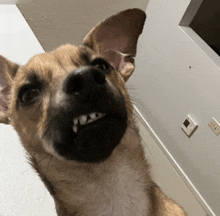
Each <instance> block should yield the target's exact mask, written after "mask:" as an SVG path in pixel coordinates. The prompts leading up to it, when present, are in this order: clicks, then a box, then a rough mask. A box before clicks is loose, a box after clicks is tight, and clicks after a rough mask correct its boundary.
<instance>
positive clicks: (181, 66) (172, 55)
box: [128, 0, 220, 215]
mask: <svg viewBox="0 0 220 216" xmlns="http://www.w3.org/2000/svg"><path fill="white" fill-rule="evenodd" d="M189 3H190V0H166V1H164V0H153V1H150V2H149V5H148V8H147V10H146V13H147V16H148V18H147V21H146V24H145V29H144V32H143V34H142V36H141V38H140V40H139V45H138V52H137V54H138V55H137V58H136V70H135V74H134V75H133V77H132V78H131V80H130V81H129V83H128V84H129V86H132V87H135V91H134V90H133V89H132V88H131V91H130V92H131V94H132V93H133V96H134V97H135V98H138V99H137V100H136V101H137V107H138V109H139V110H140V112H141V113H142V115H143V116H144V118H145V120H146V121H147V122H148V124H149V126H150V127H151V128H152V129H153V131H154V132H155V134H154V135H156V136H157V137H156V136H155V139H156V140H157V143H158V145H159V146H160V147H161V149H162V150H163V151H164V152H165V153H166V154H167V156H168V157H170V160H171V161H172V162H173V164H175V162H176V167H177V170H178V171H179V173H180V172H181V169H182V171H183V173H182V174H183V175H185V182H186V183H187V184H188V185H189V184H191V190H192V191H194V194H195V195H197V196H200V198H201V199H200V200H201V201H202V199H204V200H203V201H204V202H206V204H207V207H208V208H210V209H209V210H210V212H212V211H213V212H214V213H215V214H216V215H220V205H219V200H220V136H216V135H215V134H214V133H213V132H212V131H211V129H210V128H209V126H208V123H209V121H210V120H211V119H212V117H215V118H216V119H217V120H218V121H219V122H220V91H219V88H220V70H219V67H218V65H217V64H216V63H215V62H218V63H219V56H217V55H216V54H215V53H214V52H213V51H212V50H211V49H210V48H209V46H208V45H207V44H206V43H205V42H204V41H202V40H201V39H200V38H199V37H198V35H196V34H195V33H194V32H193V31H192V30H191V29H190V28H187V27H180V26H179V23H180V21H181V19H182V17H183V15H184V13H185V11H186V9H187V7H188V5H189ZM137 86H138V87H137ZM187 114H190V115H191V116H192V117H193V118H194V119H195V121H196V122H197V123H198V124H199V126H198V129H197V130H196V132H195V133H194V134H193V136H192V137H191V138H188V137H187V136H186V135H185V133H184V132H183V131H182V130H181V125H182V123H183V121H184V120H185V118H186V117H187ZM179 168H181V169H179ZM196 190H198V193H197V192H196ZM213 212H212V213H213ZM214 213H213V214H214Z"/></svg>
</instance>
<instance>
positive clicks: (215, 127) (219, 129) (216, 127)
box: [208, 117, 220, 136]
mask: <svg viewBox="0 0 220 216" xmlns="http://www.w3.org/2000/svg"><path fill="white" fill-rule="evenodd" d="M208 126H209V127H210V128H211V129H212V131H213V132H214V133H215V134H216V135H217V136H218V135H219V134H220V124H219V123H218V122H217V120H216V119H215V118H214V117H213V118H212V120H211V121H210V122H209V123H208Z"/></svg>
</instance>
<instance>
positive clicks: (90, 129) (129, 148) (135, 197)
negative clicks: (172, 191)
mask: <svg viewBox="0 0 220 216" xmlns="http://www.w3.org/2000/svg"><path fill="white" fill-rule="evenodd" d="M145 19H146V15H145V13H144V12H143V11H142V10H140V9H128V10H125V11H122V12H120V13H118V14H116V15H113V16H111V17H110V18H107V19H106V20H104V21H102V22H100V23H99V24H98V25H97V26H95V27H94V28H93V29H92V30H91V31H90V32H89V33H88V34H87V36H86V37H85V38H84V40H83V43H82V45H80V46H73V45H70V44H66V45H63V46H61V47H59V48H57V49H56V50H54V51H52V52H50V53H43V54H39V55H36V56H34V57H33V58H31V59H30V60H29V61H28V63H27V64H26V65H23V66H21V65H18V64H16V63H13V62H11V61H9V60H8V59H6V58H4V57H3V56H1V57H0V69H1V70H0V122H1V123H5V124H11V125H12V126H13V127H14V129H15V130H16V131H17V133H18V135H19V137H20V140H21V142H22V144H23V146H24V148H25V149H26V151H27V153H28V155H29V159H30V162H31V164H32V166H33V167H34V169H35V170H36V171H37V173H38V174H39V176H40V178H41V179H42V181H43V182H44V184H45V186H46V187H47V189H48V190H49V192H50V194H51V195H52V197H53V198H54V201H55V206H56V211H57V215H58V216H104V215H105V216H125V215H126V216H186V215H187V214H186V213H185V211H184V210H183V209H182V208H181V207H180V206H179V205H177V204H176V203H175V202H174V201H173V200H171V199H169V198H167V197H166V195H164V193H163V192H162V190H161V189H160V188H159V187H158V186H157V185H156V184H155V183H154V182H153V180H152V179H151V176H150V171H149V169H150V168H149V165H148V163H147V161H146V159H145V157H144V152H143V148H142V145H141V138H140V136H139V132H138V128H137V126H136V123H135V118H134V114H133V106H132V103H131V100H130V98H129V95H128V92H127V90H126V87H125V82H126V81H127V80H128V78H129V77H130V76H131V74H132V73H133V71H134V57H135V55H136V45H137V41H138V37H139V35H140V34H141V32H142V29H143V26H144V23H145Z"/></svg>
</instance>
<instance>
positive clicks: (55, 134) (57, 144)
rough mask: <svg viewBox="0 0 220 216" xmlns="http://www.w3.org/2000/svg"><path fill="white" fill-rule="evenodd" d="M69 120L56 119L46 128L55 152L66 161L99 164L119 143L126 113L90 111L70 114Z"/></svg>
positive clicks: (125, 126) (125, 124) (124, 125)
mask: <svg viewBox="0 0 220 216" xmlns="http://www.w3.org/2000/svg"><path fill="white" fill-rule="evenodd" d="M66 117H67V116H66ZM66 117H65V119H66ZM64 122H67V123H66V124H64ZM71 122H72V123H70V121H68V120H67V119H66V120H64V119H63V120H62V119H59V118H57V119H56V123H55V124H54V126H52V127H50V128H49V130H48V132H47V137H48V138H49V139H50V140H52V142H53V147H54V149H55V151H56V152H57V153H58V154H59V155H60V156H62V157H64V158H65V159H67V160H75V161H79V162H85V163H99V162H102V161H104V160H106V159H107V158H108V157H109V156H110V155H111V153H112V152H113V150H114V148H115V147H116V146H117V145H118V144H119V143H120V140H121V138H122V137H123V135H124V133H125V131H126V128H127V114H126V112H125V113H124V114H122V113H114V112H113V113H112V112H99V111H98V112H95V111H94V112H93V111H92V112H89V113H88V114H80V115H78V116H77V117H73V118H72V121H71Z"/></svg>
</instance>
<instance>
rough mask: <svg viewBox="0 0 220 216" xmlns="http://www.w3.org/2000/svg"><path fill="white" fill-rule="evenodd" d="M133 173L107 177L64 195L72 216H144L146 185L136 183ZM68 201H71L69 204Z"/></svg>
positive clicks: (145, 211) (146, 200)
mask: <svg viewBox="0 0 220 216" xmlns="http://www.w3.org/2000/svg"><path fill="white" fill-rule="evenodd" d="M135 174H136V173H133V174H132V173H127V174H125V173H124V174H122V175H120V174H119V175H115V176H112V175H111V179H110V178H109V179H108V175H106V176H105V178H101V179H99V181H95V182H87V183H88V184H84V185H81V186H79V184H78V187H77V188H74V186H73V187H72V190H66V194H65V195H64V196H65V197H66V198H67V200H68V202H69V204H70V202H71V204H70V205H71V206H72V207H73V209H74V210H76V209H78V210H77V211H78V212H77V213H76V214H74V216H78V215H80V216H137V215H138V216H146V215H148V211H147V209H149V208H148V203H149V200H148V198H147V194H146V190H145V189H146V187H147V185H146V182H145V183H144V182H141V181H137V179H139V178H141V176H139V177H137V176H136V177H134V176H132V175H135ZM70 200H71V201H70Z"/></svg>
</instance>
